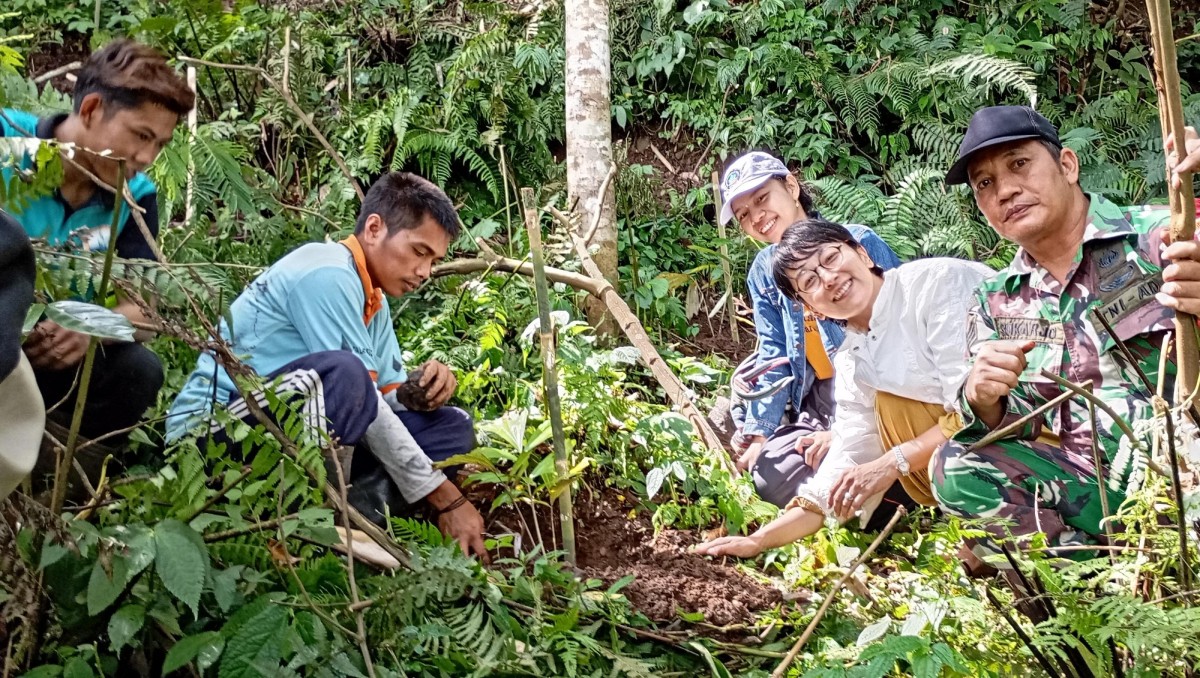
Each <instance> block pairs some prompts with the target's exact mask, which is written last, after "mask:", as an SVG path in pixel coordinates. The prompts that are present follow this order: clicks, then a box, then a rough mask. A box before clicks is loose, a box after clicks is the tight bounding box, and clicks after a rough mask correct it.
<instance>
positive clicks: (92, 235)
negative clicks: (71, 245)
mask: <svg viewBox="0 0 1200 678" xmlns="http://www.w3.org/2000/svg"><path fill="white" fill-rule="evenodd" d="M72 237H73V238H76V239H78V240H79V246H80V248H81V249H83V251H84V252H107V251H108V247H109V244H110V243H111V241H112V227H111V226H109V225H107V224H105V225H104V226H95V227H93V228H81V229H79V230H77V231H75V232H74V233H73V234H72Z"/></svg>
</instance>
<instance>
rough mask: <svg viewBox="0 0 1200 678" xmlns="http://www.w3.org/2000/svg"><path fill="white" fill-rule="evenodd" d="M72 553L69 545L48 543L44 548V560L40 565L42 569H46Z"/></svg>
mask: <svg viewBox="0 0 1200 678" xmlns="http://www.w3.org/2000/svg"><path fill="white" fill-rule="evenodd" d="M68 553H70V551H69V550H68V549H67V547H65V546H63V545H62V544H57V543H47V544H46V546H45V547H43V548H42V562H41V563H40V564H39V565H38V567H39V568H41V569H43V570H44V569H46V568H47V567H50V566H51V565H53V564H54V563H57V562H58V561H60V560H62V557H63V556H65V555H67V554H68Z"/></svg>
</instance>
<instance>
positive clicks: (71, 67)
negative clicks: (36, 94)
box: [33, 61, 83, 85]
mask: <svg viewBox="0 0 1200 678" xmlns="http://www.w3.org/2000/svg"><path fill="white" fill-rule="evenodd" d="M81 68H83V62H82V61H72V62H71V63H69V64H67V65H66V66H59V67H58V68H56V69H54V70H52V71H46V72H45V73H42V74H41V75H39V76H38V77H36V78H34V79H33V84H35V85H40V84H42V83H43V82H46V81H47V80H53V79H54V78H57V77H58V76H60V75H63V74H65V73H70V72H71V71H77V70H79V69H81Z"/></svg>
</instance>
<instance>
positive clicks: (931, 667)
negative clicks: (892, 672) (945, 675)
mask: <svg viewBox="0 0 1200 678" xmlns="http://www.w3.org/2000/svg"><path fill="white" fill-rule="evenodd" d="M909 665H910V666H911V667H912V675H913V678H938V676H940V675H942V660H941V659H940V658H939V657H938V656H937V655H933V654H924V653H917V654H915V655H913V657H912V658H911V660H910V661H909Z"/></svg>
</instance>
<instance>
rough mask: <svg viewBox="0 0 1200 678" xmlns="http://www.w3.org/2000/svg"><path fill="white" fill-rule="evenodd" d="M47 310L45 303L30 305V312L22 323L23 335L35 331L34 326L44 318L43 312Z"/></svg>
mask: <svg viewBox="0 0 1200 678" xmlns="http://www.w3.org/2000/svg"><path fill="white" fill-rule="evenodd" d="M45 312H46V305H45V304H34V305H33V306H30V307H29V312H28V313H26V314H25V322H24V323H23V324H22V325H21V336H25V335H26V334H29V333H30V332H32V331H33V326H34V325H37V322H38V321H39V320H41V319H42V313H45Z"/></svg>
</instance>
